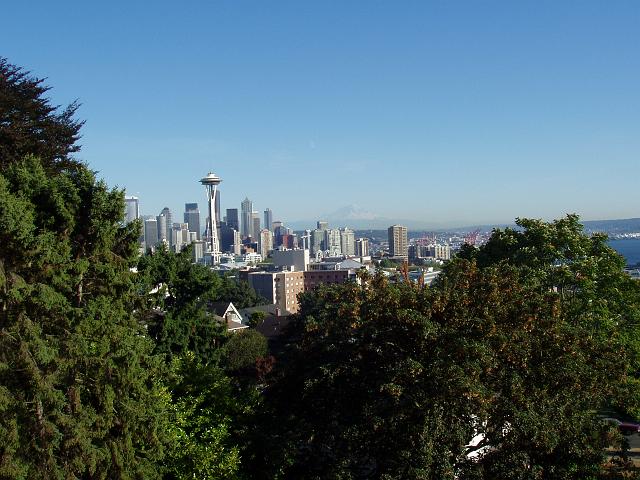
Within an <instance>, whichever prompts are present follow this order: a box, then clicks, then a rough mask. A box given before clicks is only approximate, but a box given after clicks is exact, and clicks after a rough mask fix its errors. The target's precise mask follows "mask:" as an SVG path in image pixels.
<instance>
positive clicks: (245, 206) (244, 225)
mask: <svg viewBox="0 0 640 480" xmlns="http://www.w3.org/2000/svg"><path fill="white" fill-rule="evenodd" d="M252 213H253V202H252V201H251V200H249V199H248V198H247V197H245V199H244V200H243V201H242V203H241V204H240V235H242V236H243V237H248V236H250V235H251V229H252V228H253V223H252V220H251V219H252V217H251V214H252Z"/></svg>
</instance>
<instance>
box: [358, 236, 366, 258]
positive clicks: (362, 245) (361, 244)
mask: <svg viewBox="0 0 640 480" xmlns="http://www.w3.org/2000/svg"><path fill="white" fill-rule="evenodd" d="M356 255H357V256H359V257H368V256H369V239H368V238H359V239H358V240H356Z"/></svg>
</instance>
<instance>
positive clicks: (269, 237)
mask: <svg viewBox="0 0 640 480" xmlns="http://www.w3.org/2000/svg"><path fill="white" fill-rule="evenodd" d="M259 248H260V255H261V256H262V259H263V260H264V259H265V258H267V257H268V256H269V252H270V251H271V250H273V233H272V232H271V230H268V229H266V228H263V229H262V230H260V242H259Z"/></svg>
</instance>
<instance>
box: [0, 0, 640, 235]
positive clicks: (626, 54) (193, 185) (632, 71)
mask: <svg viewBox="0 0 640 480" xmlns="http://www.w3.org/2000/svg"><path fill="white" fill-rule="evenodd" d="M1 15H2V28H0V55H3V56H6V57H7V58H8V59H9V61H10V62H12V63H14V64H18V65H21V66H24V67H25V68H27V69H29V70H31V71H32V72H34V73H35V74H37V75H38V76H43V77H48V80H47V82H48V84H49V85H51V86H52V87H53V90H52V92H51V96H52V99H53V100H54V101H55V102H56V103H59V104H66V103H69V102H70V101H72V100H74V99H76V98H77V99H79V101H80V102H81V103H82V107H81V109H80V111H79V117H80V118H84V119H86V125H85V127H84V130H83V138H82V141H81V143H82V145H83V149H82V152H81V155H80V157H81V158H82V159H83V160H86V161H87V162H88V163H89V165H90V166H91V167H92V168H93V169H94V170H97V171H98V172H99V176H100V177H101V178H104V179H105V180H106V181H107V182H108V183H109V184H111V185H117V186H120V187H125V188H126V189H127V191H128V193H130V194H134V195H137V196H139V197H140V201H141V209H142V213H144V214H157V213H159V211H160V209H161V208H162V207H164V206H165V205H166V206H169V207H170V208H171V209H172V210H174V212H175V213H174V215H175V214H176V213H177V214H178V215H177V216H178V217H180V216H181V214H182V212H183V208H184V203H185V202H193V201H197V202H199V203H200V204H201V211H203V210H204V208H202V205H203V203H204V191H203V189H202V188H201V187H200V186H199V184H198V183H197V180H198V179H199V178H200V177H202V176H203V175H205V174H206V173H207V172H208V171H210V170H211V171H214V172H215V173H216V174H218V175H219V176H220V177H222V179H223V183H222V185H221V195H222V208H223V209H225V208H233V207H237V208H239V206H240V201H241V200H242V199H243V198H244V197H245V196H248V197H249V198H250V199H252V200H253V201H254V206H255V207H256V209H257V210H260V211H262V210H263V209H264V208H265V207H270V208H272V210H273V211H274V217H275V219H283V220H285V221H286V220H299V219H315V218H316V217H318V216H321V215H324V214H325V213H327V212H331V211H333V210H336V209H338V208H340V207H343V206H345V205H349V204H358V205H360V207H362V208H364V209H366V210H369V211H372V212H375V213H376V214H379V215H381V216H383V217H388V218H396V219H415V220H420V221H423V222H433V223H434V224H443V223H448V224H458V225H463V224H469V223H485V222H508V221H510V220H512V219H513V218H514V217H516V216H528V217H542V218H547V219H550V218H554V217H558V216H561V215H563V214H564V213H566V212H577V213H580V214H581V215H582V216H583V218H584V219H605V218H626V217H638V216H640V186H639V185H640V182H639V179H640V175H639V174H640V1H637V0H629V1H624V0H615V1H611V0H602V1H588V0H574V1H572V0H567V1H557V0H550V1H540V0H536V1H511V0H509V1H500V2H498V1H443V0H440V1H416V2H409V1H399V2H398V1H386V2H380V1H362V2H356V1H347V2H345V1H315V2H311V1H291V2H283V1H256V2H249V1H224V2H222V1H220V2H214V1H198V2H196V1H185V2H176V1H172V2H168V1H157V0H156V1H154V2H142V1H127V2H125V1H120V0H111V1H105V2H91V1H86V0H84V1H82V2H80V1H77V2H67V1H56V2H52V1H28V2H26V1H25V2H17V1H14V2H6V4H4V5H3V7H2V14H1Z"/></svg>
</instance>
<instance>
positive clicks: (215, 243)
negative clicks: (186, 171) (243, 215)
mask: <svg viewBox="0 0 640 480" xmlns="http://www.w3.org/2000/svg"><path fill="white" fill-rule="evenodd" d="M221 181H222V180H221V179H220V177H218V176H217V175H216V174H214V173H212V172H209V174H208V175H207V176H206V177H204V178H202V179H200V183H201V184H202V185H204V187H205V190H206V192H207V200H208V202H209V208H208V212H207V213H208V215H209V224H208V225H207V231H208V232H209V246H210V252H211V263H212V264H213V265H217V264H218V263H220V242H219V240H218V221H217V218H216V217H219V216H220V214H219V213H217V214H216V199H217V198H219V197H218V196H217V192H218V185H220V182H221Z"/></svg>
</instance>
